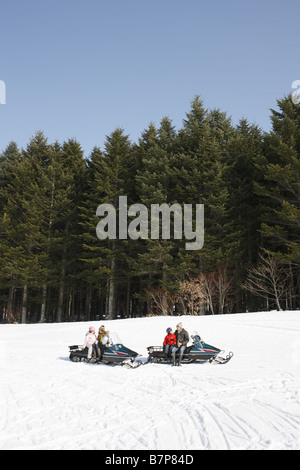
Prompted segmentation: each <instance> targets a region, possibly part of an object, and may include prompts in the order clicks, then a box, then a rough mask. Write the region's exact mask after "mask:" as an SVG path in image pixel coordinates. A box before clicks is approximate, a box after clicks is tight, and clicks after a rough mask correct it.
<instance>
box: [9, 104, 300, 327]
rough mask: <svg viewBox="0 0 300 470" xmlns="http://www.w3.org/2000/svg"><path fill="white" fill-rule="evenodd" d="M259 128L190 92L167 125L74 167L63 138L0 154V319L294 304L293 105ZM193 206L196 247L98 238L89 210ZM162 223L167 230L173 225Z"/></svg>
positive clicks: (299, 111)
mask: <svg viewBox="0 0 300 470" xmlns="http://www.w3.org/2000/svg"><path fill="white" fill-rule="evenodd" d="M270 119H271V123H272V129H271V131H270V132H268V133H266V132H263V131H262V130H261V129H260V128H259V127H258V126H257V125H255V124H251V123H249V122H248V120H247V119H245V118H243V119H241V120H240V121H239V123H238V124H237V125H235V126H234V125H233V124H232V121H231V118H230V117H228V116H227V114H226V113H225V112H222V111H221V110H219V109H213V110H209V109H206V108H205V106H204V103H203V101H202V100H201V99H200V97H199V96H196V97H195V98H194V99H193V101H192V102H191V106H190V109H189V111H188V112H187V113H186V116H185V119H184V120H183V122H182V127H181V128H180V129H178V130H176V129H175V127H174V126H173V123H172V121H171V120H170V119H169V118H168V117H164V118H163V119H162V120H161V122H160V124H159V126H155V125H154V124H153V123H150V124H149V126H148V127H147V128H146V129H145V130H144V131H143V132H142V133H141V136H140V137H139V139H138V142H135V143H132V142H131V141H130V138H129V136H128V135H126V133H125V131H124V130H123V129H120V128H117V129H115V130H114V131H113V132H112V133H111V134H110V135H109V136H107V137H106V140H105V143H104V146H103V149H101V148H99V147H95V148H93V150H92V152H91V154H90V155H89V156H88V157H87V158H86V157H84V153H83V151H82V148H81V146H80V143H78V142H77V141H76V140H75V139H69V140H67V141H65V142H63V143H59V142H54V143H49V142H48V139H47V138H46V137H45V135H44V134H43V132H37V133H36V134H35V135H34V137H32V138H31V139H30V141H29V142H28V144H27V146H26V148H24V149H19V148H18V146H17V144H16V143H15V142H10V143H9V145H8V146H7V148H6V149H5V150H4V151H3V152H2V154H1V155H0V214H1V215H0V217H1V225H0V254H1V256H0V321H7V322H23V323H24V322H37V321H40V322H45V321H48V322H61V321H74V320H93V319H103V318H107V319H115V318H119V317H122V318H127V317H133V316H142V315H167V314H168V315H177V314H197V315H198V314H221V313H232V312H244V311H249V310H251V311H252V310H260V309H272V308H276V309H292V308H298V307H299V302H300V289H299V280H300V278H299V268H300V107H299V106H298V105H295V104H294V103H293V102H292V100H291V97H290V96H288V97H284V98H283V99H280V100H277V110H271V111H270ZM124 195H125V196H127V200H128V205H131V204H137V203H141V204H144V205H145V206H146V207H150V205H151V204H159V205H161V204H168V205H172V204H180V205H184V204H192V205H194V206H195V205H196V204H203V205H204V212H205V231H204V246H203V248H202V249H201V250H196V251H189V250H186V249H185V241H184V240H180V239H176V238H175V237H174V236H173V237H172V236H171V237H170V239H163V238H162V237H160V238H158V239H151V238H150V237H149V238H148V239H146V238H138V239H136V240H134V239H131V238H126V239H109V238H107V239H106V240H99V238H98V237H97V236H96V226H97V224H98V222H99V217H97V215H96V210H97V207H98V206H99V204H103V203H109V204H112V205H113V206H114V207H115V208H117V207H118V201H119V197H120V196H124ZM173 222H174V221H173Z"/></svg>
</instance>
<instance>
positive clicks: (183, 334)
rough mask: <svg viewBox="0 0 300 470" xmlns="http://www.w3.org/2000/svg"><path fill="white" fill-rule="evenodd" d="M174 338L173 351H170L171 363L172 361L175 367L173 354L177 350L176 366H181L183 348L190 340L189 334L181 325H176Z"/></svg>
mask: <svg viewBox="0 0 300 470" xmlns="http://www.w3.org/2000/svg"><path fill="white" fill-rule="evenodd" d="M175 336H176V346H173V349H172V361H173V366H175V365H176V357H175V354H176V352H177V351H178V350H179V356H178V366H181V361H182V356H183V354H184V351H185V348H186V346H187V344H188V342H189V339H190V337H189V334H188V332H187V331H186V330H185V329H184V328H183V326H182V323H178V324H177V326H176V331H175Z"/></svg>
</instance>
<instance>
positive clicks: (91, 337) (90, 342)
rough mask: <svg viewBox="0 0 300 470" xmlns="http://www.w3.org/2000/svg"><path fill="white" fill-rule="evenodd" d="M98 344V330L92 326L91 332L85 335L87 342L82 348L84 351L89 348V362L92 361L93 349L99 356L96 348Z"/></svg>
mask: <svg viewBox="0 0 300 470" xmlns="http://www.w3.org/2000/svg"><path fill="white" fill-rule="evenodd" d="M96 344H97V337H96V329H95V327H94V326H90V327H89V331H88V332H87V334H86V335H85V341H84V344H83V346H82V349H85V348H88V355H87V358H88V361H90V360H91V359H92V354H93V349H94V350H95V352H96V356H98V354H97V348H95V346H96Z"/></svg>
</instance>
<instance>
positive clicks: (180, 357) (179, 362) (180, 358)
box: [178, 354, 183, 367]
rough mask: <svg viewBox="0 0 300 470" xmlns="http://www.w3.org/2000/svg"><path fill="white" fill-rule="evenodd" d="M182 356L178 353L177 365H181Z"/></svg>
mask: <svg viewBox="0 0 300 470" xmlns="http://www.w3.org/2000/svg"><path fill="white" fill-rule="evenodd" d="M182 356H183V354H179V357H178V366H180V367H181V361H182Z"/></svg>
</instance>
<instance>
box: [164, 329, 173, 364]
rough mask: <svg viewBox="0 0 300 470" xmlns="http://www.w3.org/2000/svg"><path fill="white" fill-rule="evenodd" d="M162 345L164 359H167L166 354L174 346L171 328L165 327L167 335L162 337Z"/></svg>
mask: <svg viewBox="0 0 300 470" xmlns="http://www.w3.org/2000/svg"><path fill="white" fill-rule="evenodd" d="M163 346H164V353H165V359H167V357H168V354H169V352H171V351H172V348H173V346H176V336H175V335H174V333H173V330H172V328H167V336H166V337H165V339H164V343H163Z"/></svg>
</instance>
